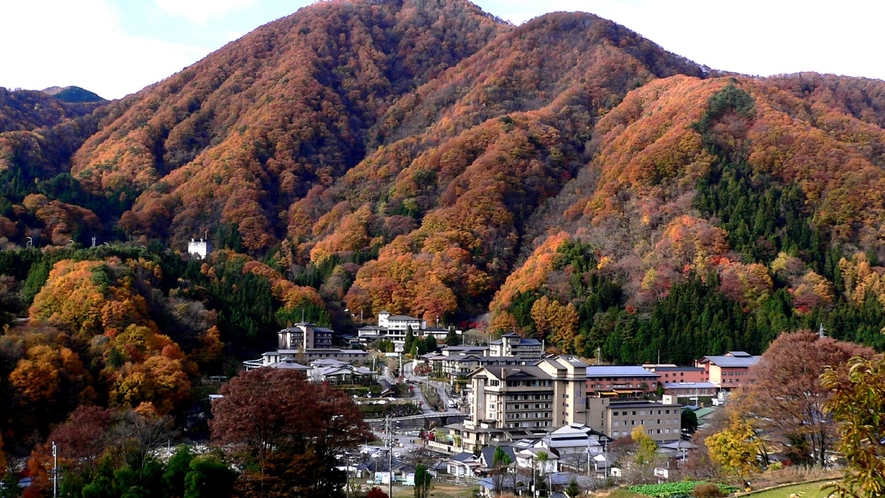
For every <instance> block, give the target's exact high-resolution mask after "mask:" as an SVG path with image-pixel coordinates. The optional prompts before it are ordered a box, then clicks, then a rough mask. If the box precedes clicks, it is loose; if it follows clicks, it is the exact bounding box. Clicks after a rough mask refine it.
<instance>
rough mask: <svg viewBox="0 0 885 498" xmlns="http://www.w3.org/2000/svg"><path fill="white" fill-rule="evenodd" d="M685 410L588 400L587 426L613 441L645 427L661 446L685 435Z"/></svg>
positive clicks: (611, 400) (638, 402)
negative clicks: (683, 433) (683, 425)
mask: <svg viewBox="0 0 885 498" xmlns="http://www.w3.org/2000/svg"><path fill="white" fill-rule="evenodd" d="M681 424H682V406H681V405H678V404H666V403H654V402H651V401H619V400H615V399H612V398H587V425H589V426H591V427H593V428H596V429H597V430H599V431H601V432H603V433H604V434H605V435H606V436H608V437H610V438H612V439H618V438H621V437H629V436H630V435H631V433H632V432H633V430H634V429H635V428H636V427H638V426H642V427H643V429H645V432H646V433H647V434H648V435H649V436H651V438H652V439H654V440H655V441H657V442H658V443H662V442H668V441H676V440H678V439H679V438H680V436H681V434H682V431H681V427H682V425H681Z"/></svg>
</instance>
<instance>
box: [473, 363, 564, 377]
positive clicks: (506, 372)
mask: <svg viewBox="0 0 885 498" xmlns="http://www.w3.org/2000/svg"><path fill="white" fill-rule="evenodd" d="M483 368H485V369H486V370H487V371H488V372H489V373H490V374H492V375H494V376H495V377H497V378H499V379H508V380H510V379H514V380H515V379H549V378H550V374H548V373H547V372H545V371H544V370H542V369H541V368H540V367H536V366H533V365H519V366H512V365H487V366H485V367H483ZM481 371H482V370H477V372H481ZM475 373H476V372H474V374H475ZM471 375H473V374H471Z"/></svg>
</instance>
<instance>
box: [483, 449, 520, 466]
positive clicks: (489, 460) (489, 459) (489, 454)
mask: <svg viewBox="0 0 885 498" xmlns="http://www.w3.org/2000/svg"><path fill="white" fill-rule="evenodd" d="M497 448H501V449H502V450H503V451H504V454H505V455H507V456H508V457H510V461H512V462H515V461H516V454H515V453H513V448H511V447H510V446H487V447H485V448H483V449H482V455H481V458H482V460H483V462H484V463H485V465H486V466H488V467H491V466H492V465H494V458H495V449H497Z"/></svg>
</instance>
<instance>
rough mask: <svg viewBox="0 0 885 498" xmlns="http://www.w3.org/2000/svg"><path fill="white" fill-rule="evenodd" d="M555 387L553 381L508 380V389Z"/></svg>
mask: <svg viewBox="0 0 885 498" xmlns="http://www.w3.org/2000/svg"><path fill="white" fill-rule="evenodd" d="M552 385H553V381H552V380H539V379H533V380H508V381H507V387H549V386H552Z"/></svg>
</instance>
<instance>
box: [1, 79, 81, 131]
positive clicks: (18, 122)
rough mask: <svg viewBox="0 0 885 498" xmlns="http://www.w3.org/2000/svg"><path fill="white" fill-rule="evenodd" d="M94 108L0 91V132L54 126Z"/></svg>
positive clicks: (32, 94)
mask: <svg viewBox="0 0 885 498" xmlns="http://www.w3.org/2000/svg"><path fill="white" fill-rule="evenodd" d="M95 108H96V104H95V103H77V102H69V101H65V100H63V99H59V98H56V97H54V96H52V95H51V94H48V93H44V92H38V91H33V90H16V91H10V90H7V89H5V88H3V87H0V132H5V131H18V130H33V129H35V128H40V127H44V126H55V125H57V124H60V123H62V122H64V121H65V120H67V119H72V118H77V117H80V116H84V115H86V114H89V113H91V112H92V111H94V110H95Z"/></svg>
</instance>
